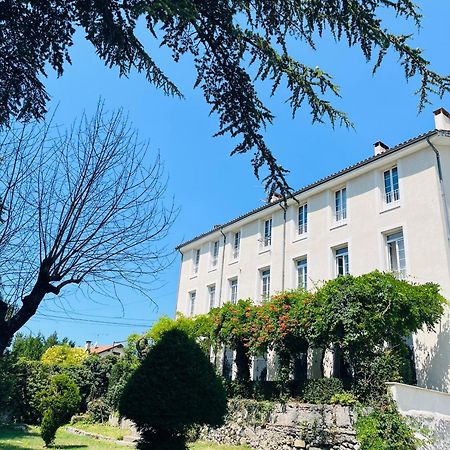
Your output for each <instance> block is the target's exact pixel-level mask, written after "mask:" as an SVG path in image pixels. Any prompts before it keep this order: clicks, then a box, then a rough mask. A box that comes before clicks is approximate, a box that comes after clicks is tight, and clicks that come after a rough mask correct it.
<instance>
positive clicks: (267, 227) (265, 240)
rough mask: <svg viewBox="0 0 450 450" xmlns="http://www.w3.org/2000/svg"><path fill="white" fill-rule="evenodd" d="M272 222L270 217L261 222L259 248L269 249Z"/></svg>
mask: <svg viewBox="0 0 450 450" xmlns="http://www.w3.org/2000/svg"><path fill="white" fill-rule="evenodd" d="M272 231H273V222H272V217H269V218H267V219H264V220H263V221H262V232H261V247H262V248H269V247H270V246H271V245H272Z"/></svg>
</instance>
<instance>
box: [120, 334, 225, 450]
mask: <svg viewBox="0 0 450 450" xmlns="http://www.w3.org/2000/svg"><path fill="white" fill-rule="evenodd" d="M226 409H227V406H226V395H225V390H224V388H223V385H222V382H221V380H220V379H219V378H218V377H217V375H216V374H215V372H214V368H213V366H212V365H211V363H210V362H209V359H208V357H207V356H206V355H205V354H204V353H203V351H202V350H201V348H200V347H199V346H198V344H196V342H195V341H194V340H193V339H191V338H189V337H188V336H187V334H186V333H185V332H183V331H181V330H177V329H173V330H169V331H167V332H166V333H164V335H163V336H162V337H161V339H160V340H159V341H158V342H157V343H156V344H155V345H154V346H153V347H152V348H151V349H150V351H149V352H148V355H147V356H146V358H145V359H144V360H143V362H142V364H141V366H140V367H138V368H137V369H136V371H135V372H134V373H133V375H132V376H131V378H130V380H129V381H128V383H127V385H126V386H125V389H124V392H123V395H122V397H121V399H120V402H119V412H120V414H121V415H123V416H125V417H127V418H129V419H131V420H133V421H134V422H135V424H136V426H137V428H138V430H139V432H140V433H141V440H140V442H139V443H138V448H139V449H153V450H155V449H157V450H163V449H168V450H169V449H170V450H177V449H185V448H186V435H187V431H188V430H189V429H190V428H191V427H192V426H193V425H205V424H208V425H213V426H215V425H220V424H222V423H223V419H224V416H225V414H226Z"/></svg>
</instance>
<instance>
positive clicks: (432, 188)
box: [177, 108, 450, 391]
mask: <svg viewBox="0 0 450 450" xmlns="http://www.w3.org/2000/svg"><path fill="white" fill-rule="evenodd" d="M434 115H435V117H434V119H435V129H434V130H432V131H429V132H427V133H424V134H422V135H420V136H418V137H416V138H413V139H410V140H408V141H406V142H404V143H401V144H399V145H397V146H395V147H393V148H388V147H387V146H386V145H385V144H383V143H382V142H377V143H376V144H375V146H374V153H375V154H374V156H373V157H371V158H368V159H366V160H364V161H361V162H360V163H357V164H355V165H353V166H351V167H348V168H346V169H344V170H342V171H340V172H338V173H336V174H333V175H330V176H329V177H326V178H324V179H322V180H320V181H317V182H316V183H313V184H311V185H309V186H306V187H304V188H303V189H301V190H299V191H297V192H296V193H295V195H294V199H290V200H289V201H288V202H287V206H285V204H284V203H283V202H282V201H280V200H276V199H274V201H272V202H269V203H268V204H266V205H264V206H262V207H260V208H257V209H255V210H253V211H251V212H249V213H247V214H244V215H242V216H240V217H238V218H236V219H234V220H231V221H229V222H228V223H226V224H223V225H220V226H216V227H215V228H214V229H213V230H210V231H208V232H206V233H204V234H202V235H200V236H197V237H196V238H194V239H192V240H190V241H187V242H185V243H183V244H182V245H180V246H179V247H178V250H179V251H180V253H181V255H182V262H181V270H180V280H179V287H178V299H177V311H179V312H181V313H183V314H184V315H187V316H192V315H196V314H203V313H207V312H208V311H209V310H210V309H211V308H212V307H216V306H221V305H222V304H223V303H224V302H228V301H231V302H235V301H237V299H239V298H251V299H253V300H254V301H255V302H259V301H262V300H264V299H265V298H268V297H269V296H270V295H272V294H274V293H276V292H279V291H283V290H286V289H292V288H296V287H298V286H302V287H304V288H306V289H310V290H314V288H315V286H316V285H317V284H318V283H321V282H323V281H325V280H329V279H332V278H334V277H336V276H338V275H343V274H347V273H351V274H353V275H361V274H364V273H367V272H370V271H372V270H375V269H379V270H381V271H393V272H395V273H398V275H399V276H401V277H404V278H405V279H408V280H411V281H415V282H418V283H424V282H427V281H432V282H436V283H438V284H439V285H440V286H441V293H442V294H443V296H444V297H446V298H447V299H450V220H449V217H450V114H449V113H448V112H447V111H445V110H444V109H442V108H441V109H439V110H437V111H435V113H434ZM413 346H414V354H415V361H416V370H417V376H418V384H419V385H420V386H423V387H428V388H432V389H439V390H443V391H449V390H450V315H449V310H448V309H447V310H446V312H445V315H444V316H443V318H442V320H441V323H439V324H438V326H437V327H436V332H435V333H429V332H420V333H418V334H417V335H416V336H414V339H413Z"/></svg>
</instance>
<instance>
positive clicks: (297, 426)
mask: <svg viewBox="0 0 450 450" xmlns="http://www.w3.org/2000/svg"><path fill="white" fill-rule="evenodd" d="M355 420H356V415H355V413H354V411H353V410H352V409H351V408H349V407H345V406H340V405H336V406H330V405H308V404H303V403H296V402H288V403H286V404H284V405H283V404H280V403H270V402H256V401H253V400H232V401H230V402H229V414H228V417H227V421H226V423H225V425H223V426H222V427H220V428H217V429H210V428H204V429H203V430H202V431H201V435H200V438H201V439H204V440H208V441H213V442H216V443H219V444H231V445H248V446H250V447H252V448H255V449H261V450H301V449H305V450H357V449H359V444H358V442H357V441H356V437H355V431H354V429H353V425H354V423H355Z"/></svg>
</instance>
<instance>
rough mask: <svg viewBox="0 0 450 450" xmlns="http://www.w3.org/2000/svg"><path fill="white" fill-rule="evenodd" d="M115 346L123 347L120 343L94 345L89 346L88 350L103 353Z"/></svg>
mask: <svg viewBox="0 0 450 450" xmlns="http://www.w3.org/2000/svg"><path fill="white" fill-rule="evenodd" d="M115 348H123V345H122V344H109V345H96V346H93V347H91V348H90V350H89V352H90V353H94V354H97V355H98V354H99V353H104V352H107V351H109V350H113V349H115Z"/></svg>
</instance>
